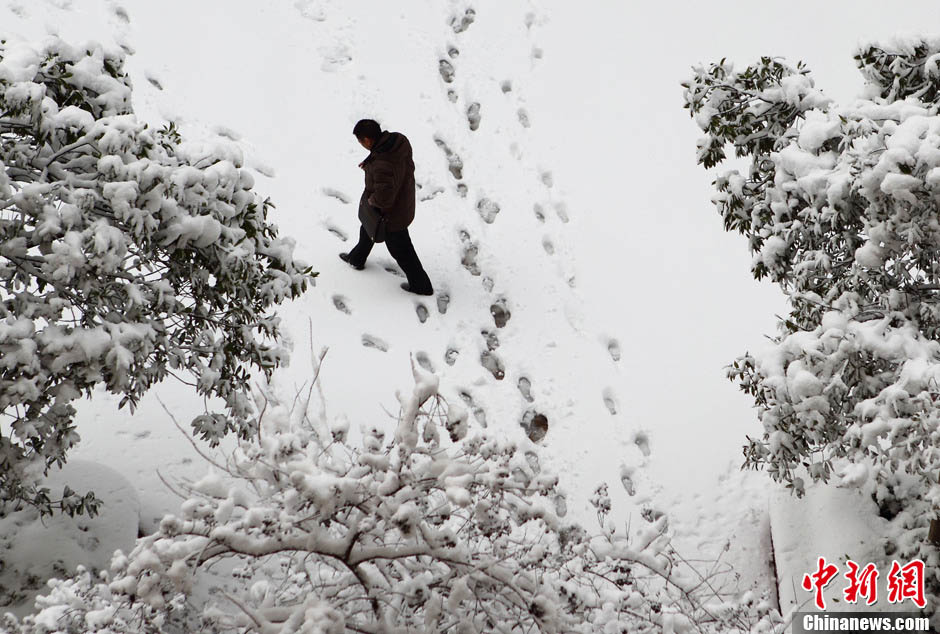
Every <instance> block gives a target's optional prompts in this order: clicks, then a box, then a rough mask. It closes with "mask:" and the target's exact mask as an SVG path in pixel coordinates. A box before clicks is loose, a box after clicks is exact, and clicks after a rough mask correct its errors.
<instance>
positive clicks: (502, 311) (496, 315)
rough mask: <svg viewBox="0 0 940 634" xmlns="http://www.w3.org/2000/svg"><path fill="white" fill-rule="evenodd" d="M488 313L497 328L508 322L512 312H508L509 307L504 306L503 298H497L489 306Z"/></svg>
mask: <svg viewBox="0 0 940 634" xmlns="http://www.w3.org/2000/svg"><path fill="white" fill-rule="evenodd" d="M490 315H491V316H492V317H493V323H495V324H496V327H497V328H502V327H504V326H505V325H506V324H507V323H508V322H509V318H510V317H512V313H510V312H509V309H508V308H507V307H506V299H505V298H502V297H501V298H499V299H498V300H496V302H495V303H494V304H492V305H491V306H490Z"/></svg>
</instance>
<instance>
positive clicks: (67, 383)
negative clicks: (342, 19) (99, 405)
mask: <svg viewBox="0 0 940 634" xmlns="http://www.w3.org/2000/svg"><path fill="white" fill-rule="evenodd" d="M122 65H123V53H121V52H120V51H111V50H106V49H104V48H102V47H101V46H99V45H88V46H86V47H73V46H69V45H67V44H65V43H63V42H62V41H60V40H57V39H51V40H49V41H47V42H46V43H44V44H42V45H40V46H30V45H27V44H23V43H12V42H2V43H0V410H2V412H3V414H5V415H6V417H7V418H8V421H7V422H4V423H3V424H2V426H0V501H3V500H7V501H9V500H19V501H25V502H27V503H31V504H35V505H37V506H39V507H40V508H41V509H42V510H43V511H45V512H49V511H51V510H52V509H53V508H54V507H60V508H62V509H64V510H65V511H67V512H71V513H74V512H82V511H83V510H92V509H93V506H94V504H95V500H94V498H93V497H92V496H90V495H86V496H84V497H82V496H80V495H79V494H76V493H74V492H71V491H68V490H67V491H66V492H65V495H64V496H63V498H62V499H61V500H53V499H52V498H51V497H50V492H49V491H48V490H45V489H41V488H37V487H36V486H35V485H34V484H32V482H33V476H34V475H35V471H36V470H37V468H38V470H39V471H42V470H48V468H49V467H50V466H51V465H53V464H55V463H61V462H62V461H64V459H65V456H66V453H67V451H68V450H69V448H70V447H71V446H72V445H74V444H75V442H76V441H77V440H78V435H77V434H76V432H75V429H74V426H73V424H72V418H73V415H74V412H75V410H74V409H73V407H72V405H71V403H72V402H73V401H74V400H75V399H76V398H78V397H80V396H82V395H83V394H85V395H87V394H89V393H90V392H91V390H92V388H93V387H95V386H96V385H103V386H104V387H106V388H107V389H108V390H110V391H111V392H113V393H116V394H121V395H122V396H123V399H122V401H121V405H125V404H129V405H130V406H131V407H133V406H134V405H135V404H136V402H137V400H138V399H139V398H140V396H141V395H142V394H143V393H144V392H146V391H147V390H148V389H149V388H150V387H151V386H152V385H154V384H155V383H157V382H159V381H161V380H162V379H164V378H165V377H166V376H167V375H168V374H174V373H180V374H181V375H182V376H183V377H189V376H193V377H195V382H196V385H195V386H196V389H198V391H199V392H200V393H202V394H205V395H207V396H216V397H220V398H221V399H223V400H224V403H225V406H226V409H227V413H226V414H220V413H208V412H207V413H206V414H205V415H203V416H200V417H199V418H197V419H196V420H195V421H193V425H194V428H195V430H196V431H197V432H198V433H199V434H201V435H202V436H203V437H205V438H207V439H209V440H215V439H217V438H219V437H220V436H221V435H223V434H224V433H226V432H228V431H232V430H235V431H238V432H241V433H243V434H245V433H249V432H250V431H251V424H250V423H251V420H252V419H251V417H250V407H249V405H250V398H249V397H248V396H247V379H248V372H249V369H250V368H251V367H254V368H258V369H260V370H262V371H263V372H264V373H269V372H270V371H271V369H272V368H274V367H275V366H277V364H278V363H279V361H280V360H281V354H282V353H281V352H280V351H279V349H278V347H277V346H276V345H274V337H276V335H277V332H278V319H277V318H276V317H275V316H274V314H273V313H272V312H271V308H272V307H273V306H274V305H276V304H278V303H279V302H281V301H283V300H284V299H286V298H291V297H295V296H297V295H298V294H300V293H301V292H303V290H304V289H305V286H306V284H307V282H308V280H309V276H310V272H309V270H308V269H306V268H305V267H303V266H300V265H298V264H297V263H296V262H294V261H293V259H292V255H291V252H292V243H291V242H290V241H289V240H285V239H280V238H278V236H277V230H276V227H274V225H272V224H270V223H269V222H268V221H267V213H268V210H269V207H270V203H269V202H268V201H267V200H263V199H261V198H260V197H259V196H258V195H257V194H256V193H254V192H253V191H252V187H253V179H252V177H251V175H250V174H249V173H248V171H247V170H245V169H244V168H243V167H242V163H243V160H242V156H241V152H240V151H239V150H238V148H236V147H233V146H225V145H222V144H187V143H184V142H183V141H182V139H181V138H180V136H179V134H178V132H177V131H176V129H175V127H174V126H173V125H168V126H165V127H164V128H163V129H162V130H154V129H151V128H149V127H148V126H147V124H145V123H144V122H142V121H139V120H138V119H137V118H136V116H135V115H134V114H133V113H132V111H131V104H130V100H131V85H130V82H129V80H128V78H127V76H126V75H125V74H124V72H123V70H122Z"/></svg>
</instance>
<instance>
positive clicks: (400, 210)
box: [339, 119, 434, 295]
mask: <svg viewBox="0 0 940 634" xmlns="http://www.w3.org/2000/svg"><path fill="white" fill-rule="evenodd" d="M353 134H354V135H356V138H357V139H358V140H359V144H360V145H362V147H364V148H365V149H367V150H369V156H367V157H366V159H365V160H364V161H363V162H362V163H360V164H359V167H361V168H362V169H363V171H364V172H365V181H366V186H365V190H364V191H363V192H362V198H360V200H359V209H360V213H359V217H360V218H364V217H366V215H367V213H368V212H369V211H370V210H369V209H368V208H367V207H370V206H371V207H372V208H373V210H372V213H374V210H378V212H379V213H380V214H381V216H380V220H381V221H384V224H385V227H384V229H385V246H387V247H388V252H389V253H390V254H391V256H392V257H393V258H395V261H396V262H398V266H400V267H401V269H402V271H404V272H405V276H406V277H407V278H408V281H407V282H405V283H403V284H402V285H401V287H402V288H403V289H404V290H406V291H408V292H409V293H415V294H417V295H433V294H434V289H433V287H432V286H431V280H430V279H429V278H428V274H427V273H425V271H424V268H423V267H422V266H421V260H419V259H418V254H417V253H415V248H414V245H413V244H411V236H409V235H408V225H410V224H411V222H412V221H413V220H414V217H415V164H414V161H413V160H412V157H411V144H410V143H409V142H408V139H407V138H405V135H404V134H400V133H398V132H387V131H383V130H382V128H381V127H380V126H379V124H378V123H377V122H375V121H373V120H372V119H363V120H361V121H359V122H358V123H357V124H356V126H355V127H354V128H353ZM375 237H376V238H377V239H378V240H379V241H381V237H379V236H375ZM374 244H375V242H374V241H373V239H372V238H371V237H370V236H369V232H368V231H366V227H365V226H360V227H359V243H358V244H357V245H356V246H355V247H354V248H353V250H352V251H350V252H349V253H340V254H339V257H340V258H341V259H342V260H343V261H344V262H346V263H348V264H349V265H350V266H352V267H353V268H354V269H356V270H360V271H361V270H362V269H363V268H364V267H365V264H366V258H368V257H369V252H371V251H372V246H373V245H374Z"/></svg>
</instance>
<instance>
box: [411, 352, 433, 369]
mask: <svg viewBox="0 0 940 634" xmlns="http://www.w3.org/2000/svg"><path fill="white" fill-rule="evenodd" d="M415 361H417V362H418V365H420V366H421V367H422V368H424V369H425V371H427V372H431V373H433V372H434V364H432V363H431V360H430V359H429V358H428V354H427V353H426V352H423V351H418V352H417V353H415Z"/></svg>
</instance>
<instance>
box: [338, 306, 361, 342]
mask: <svg viewBox="0 0 940 634" xmlns="http://www.w3.org/2000/svg"><path fill="white" fill-rule="evenodd" d="M333 306H334V307H336V310H338V311H339V312H341V313H343V314H345V315H352V311H351V310H349V306H347V305H346V298H345V297H343V296H342V295H334V296H333ZM363 345H365V341H363Z"/></svg>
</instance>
